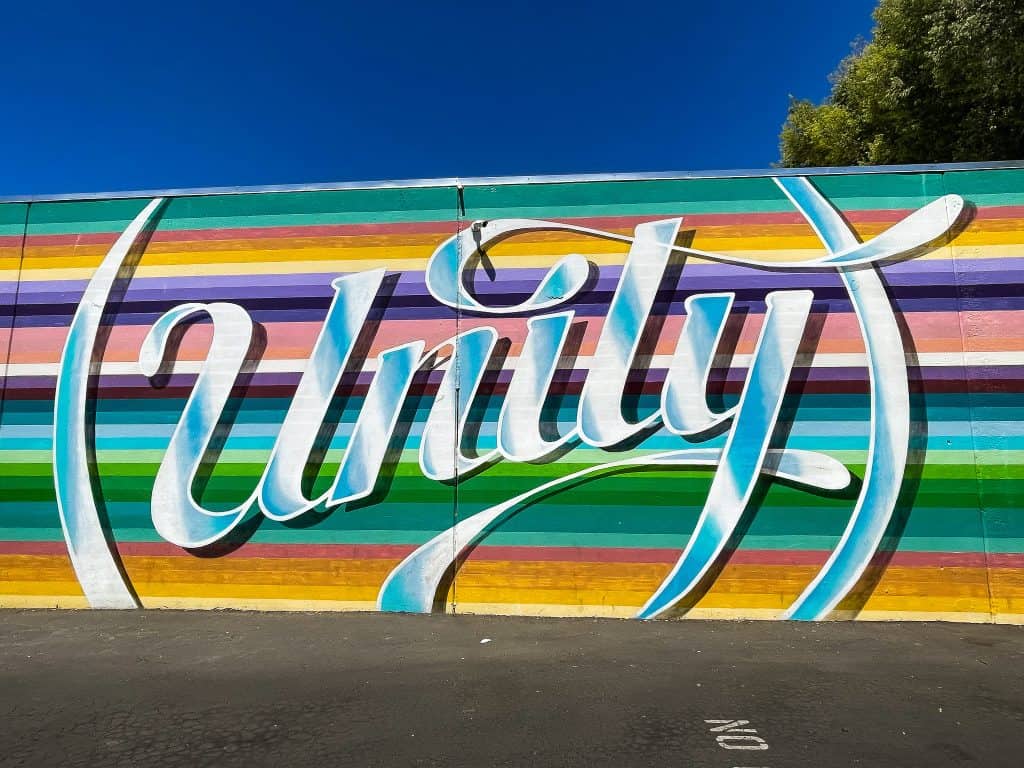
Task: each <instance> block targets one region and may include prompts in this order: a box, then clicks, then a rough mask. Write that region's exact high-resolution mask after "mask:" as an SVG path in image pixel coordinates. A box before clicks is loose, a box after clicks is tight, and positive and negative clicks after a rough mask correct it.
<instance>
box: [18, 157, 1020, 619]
mask: <svg viewBox="0 0 1024 768" xmlns="http://www.w3.org/2000/svg"><path fill="white" fill-rule="evenodd" d="M1022 221H1024V171H1018V170H995V171H973V172H967V171H957V172H952V171H951V172H945V173H938V172H933V173H899V174H895V173H894V174H862V175H857V174H852V175H839V176H821V177H808V178H807V179H802V178H799V177H788V178H784V179H779V180H775V179H772V178H769V177H764V178H735V179H724V178H717V179H687V180H670V181H603V182H597V181H595V182H574V183H534V184H513V183H509V184H497V185H483V184H478V185H472V184H471V185H467V186H466V187H465V189H464V190H463V191H461V192H460V190H458V189H456V188H454V187H448V186H437V187H418V188H392V189H354V190H342V191H323V192H291V193H262V194H240V195H215V196H186V197H174V198H170V199H166V200H161V199H157V198H144V199H122V200H98V201H73V202H33V203H31V204H21V203H19V204H13V203H12V204H3V205H0V280H2V283H0V286H2V287H0V355H2V357H0V362H2V364H3V372H4V376H3V385H2V386H3V390H2V405H0V408H2V410H0V475H2V479H0V605H4V606H69V607H79V606H81V607H84V606H88V605H92V606H95V607H103V606H106V607H135V606H144V607H239V608H267V609H292V608H295V609H317V610H319V609H361V610H369V609H374V608H377V607H380V608H383V609H385V610H409V611H429V610H449V611H452V610H454V611H460V612H489V613H527V614H545V615H599V616H637V615H639V616H642V617H654V616H657V617H674V616H684V615H685V616H689V617H753V618H779V617H792V618H800V619H815V618H824V617H828V616H833V617H854V616H855V617H857V618H862V619H879V618H892V619H897V618H900V619H955V620H970V621H990V620H995V621H1004V622H1017V621H1020V620H1021V618H1022V616H1024V511H1022V510H1021V509H1020V504H1021V482H1022V481H1021V476H1022V474H1024V469H1022V464H1021V461H1020V458H1021V456H1022V451H1024V443H1022V440H1024V409H1022V407H1021V406H1022V404H1024V366H1022V364H1024V331H1022V321H1024V303H1022V302H1024V297H1022V295H1021V289H1020V283H1021V275H1022V273H1024V266H1022V265H1024V226H1022ZM474 222H478V223H477V224H475V225H474ZM453 339H455V340H456V341H455V342H454V343H453V342H452V340H453Z"/></svg>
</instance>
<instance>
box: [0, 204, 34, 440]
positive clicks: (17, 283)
mask: <svg viewBox="0 0 1024 768" xmlns="http://www.w3.org/2000/svg"><path fill="white" fill-rule="evenodd" d="M31 210H32V203H31V202H28V203H26V204H25V220H24V221H23V222H22V227H21V245H20V247H19V248H18V270H17V272H16V276H15V278H14V303H13V304H12V305H11V327H10V331H8V333H7V350H6V351H5V353H4V359H3V374H2V375H0V427H3V423H4V421H3V419H4V411H5V410H6V407H7V379H8V376H7V372H8V370H10V365H11V353H12V352H13V351H14V326H15V324H16V323H17V321H18V301H19V300H20V298H21V272H22V269H23V267H24V264H25V243H26V241H27V240H28V217H29V211H31Z"/></svg>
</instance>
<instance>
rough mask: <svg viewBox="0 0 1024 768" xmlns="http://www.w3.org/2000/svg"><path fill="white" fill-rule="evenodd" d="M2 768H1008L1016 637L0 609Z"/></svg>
mask: <svg viewBox="0 0 1024 768" xmlns="http://www.w3.org/2000/svg"><path fill="white" fill-rule="evenodd" d="M0 715H2V719H0V766H57V765H60V766H122V765H123V766H145V767H146V768H149V767H150V766H152V767H153V768H159V767H161V766H227V767H230V766H245V767H246V768H257V767H258V766H275V767H276V768H280V767H282V766H308V767H309V768H322V767H323V766H417V765H423V766H472V767H473V768H479V767H481V766H530V767H531V768H542V767H546V766H558V767H559V768H562V767H563V766H588V767H589V766H617V767H620V766H678V767H680V768H690V767H692V766H700V767H701V768H704V767H705V766H706V767H707V768H736V767H738V766H739V767H743V768H760V767H762V766H767V767H768V768H795V767H796V766H813V767H814V768H820V767H822V766H828V768H833V767H834V766H858V765H862V766H871V768H888V767H889V766H894V767H895V766H899V768H907V767H916V766H922V767H927V768H937V767H939V766H961V765H978V766H986V768H996V767H997V766H1012V767H1013V768H1021V766H1024V628H1020V627H1008V626H990V625H965V624H924V623H906V624H897V623H824V624H799V623H773V622H701V621H679V622H648V623H641V622H635V621H616V620H589V619H527V618H502V617H473V616H401V615H378V614H351V613H350V614H343V613H323V614H298V613H246V612H233V611H232V612H228V611H223V612H221V611H217V612H178V611H130V612H106V611H15V610H9V611H0Z"/></svg>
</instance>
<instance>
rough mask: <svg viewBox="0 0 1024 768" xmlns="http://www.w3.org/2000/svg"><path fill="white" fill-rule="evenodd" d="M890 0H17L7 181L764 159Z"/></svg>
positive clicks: (508, 171)
mask: <svg viewBox="0 0 1024 768" xmlns="http://www.w3.org/2000/svg"><path fill="white" fill-rule="evenodd" d="M874 4H875V3H874V1H873V0H837V1H835V2H830V3H822V2H810V1H809V0H788V1H787V2H782V1H778V0H763V1H761V2H739V1H732V0H719V2H711V3H707V2H701V3H686V2H674V3H668V2H664V3H662V2H652V3H640V2H637V3H629V2H616V3H612V2H604V1H603V0H595V2H590V3H575V2H561V3H560V2H556V1H555V0H549V2H532V1H531V2H516V3H487V2H476V3H469V2H447V3H430V2H392V3H388V2H370V3H352V2H348V1H347V0H337V1H336V2H320V3H311V2H296V1H294V0H293V1H292V2H274V3H269V2H268V3H265V2H260V1H259V0H255V1H254V2H248V3H240V2H239V3H235V2H209V3H206V2H191V1H190V0H180V1H176V2H174V3H138V2H136V3H121V2H89V3H86V2H81V0H79V1H78V2H46V1H45V0H40V1H39V2H18V3H9V4H6V5H5V7H4V9H3V11H0V22H2V25H0V30H2V32H0V35H2V48H0V50H2V51H3V53H2V59H0V60H2V61H3V62H4V65H5V66H4V70H5V72H6V81H5V83H4V87H3V89H2V91H0V92H2V93H3V94H4V99H5V102H6V107H7V108H6V109H5V110H4V111H3V117H2V118H0V147H3V158H4V162H3V165H2V166H0V195H10V194H41V193H59V192H79V191H113V190H125V189H138V188H151V187H180V186H189V187H194V186H207V185H249V184H286V183H307V182H329V181H346V180H356V179H388V178H390V179H398V178H422V177H435V176H483V175H519V174H539V173H583V172H601V171H605V172H614V171H657V170H701V169H725V168H764V167H767V166H768V165H769V163H771V162H773V161H774V160H776V159H777V155H778V131H779V126H780V124H781V122H782V120H783V119H784V117H785V111H786V100H787V95H788V94H790V93H793V94H796V95H798V96H805V97H809V98H814V99H820V98H822V97H823V96H824V95H825V94H826V93H827V92H828V81H827V75H828V73H829V72H830V71H831V70H832V69H833V68H834V67H835V65H836V64H837V63H838V62H839V60H840V59H841V58H842V57H843V56H844V55H845V54H846V53H847V52H848V51H849V44H850V41H851V40H852V39H853V38H855V37H856V36H857V35H867V34H868V33H869V32H870V29H871V18H870V13H871V9H872V8H873V7H874ZM207 6H209V7H207Z"/></svg>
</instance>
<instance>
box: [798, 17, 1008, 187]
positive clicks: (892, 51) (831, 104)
mask: <svg viewBox="0 0 1024 768" xmlns="http://www.w3.org/2000/svg"><path fill="white" fill-rule="evenodd" d="M874 18H875V24H876V26H875V29H874V31H873V37H872V40H871V42H869V43H866V44H863V43H861V44H855V47H854V51H853V53H851V54H850V55H849V56H848V57H847V58H846V59H844V60H843V61H842V63H841V64H840V65H839V68H838V69H837V70H836V72H835V73H833V75H832V77H831V81H832V93H831V95H830V96H829V98H828V99H827V100H826V101H825V103H823V104H819V105H815V104H812V103H811V102H810V101H807V100H804V99H795V98H790V103H789V113H788V115H787V118H786V123H785V124H784V125H783V127H782V133H781V136H780V151H781V155H782V156H781V162H780V165H783V166H788V167H797V166H824V165H879V164H891V163H930V162H966V161H974V160H1011V159H1014V160H1016V159H1024V2H1022V0H880V2H879V5H878V7H877V8H876V9H875V13H874Z"/></svg>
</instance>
